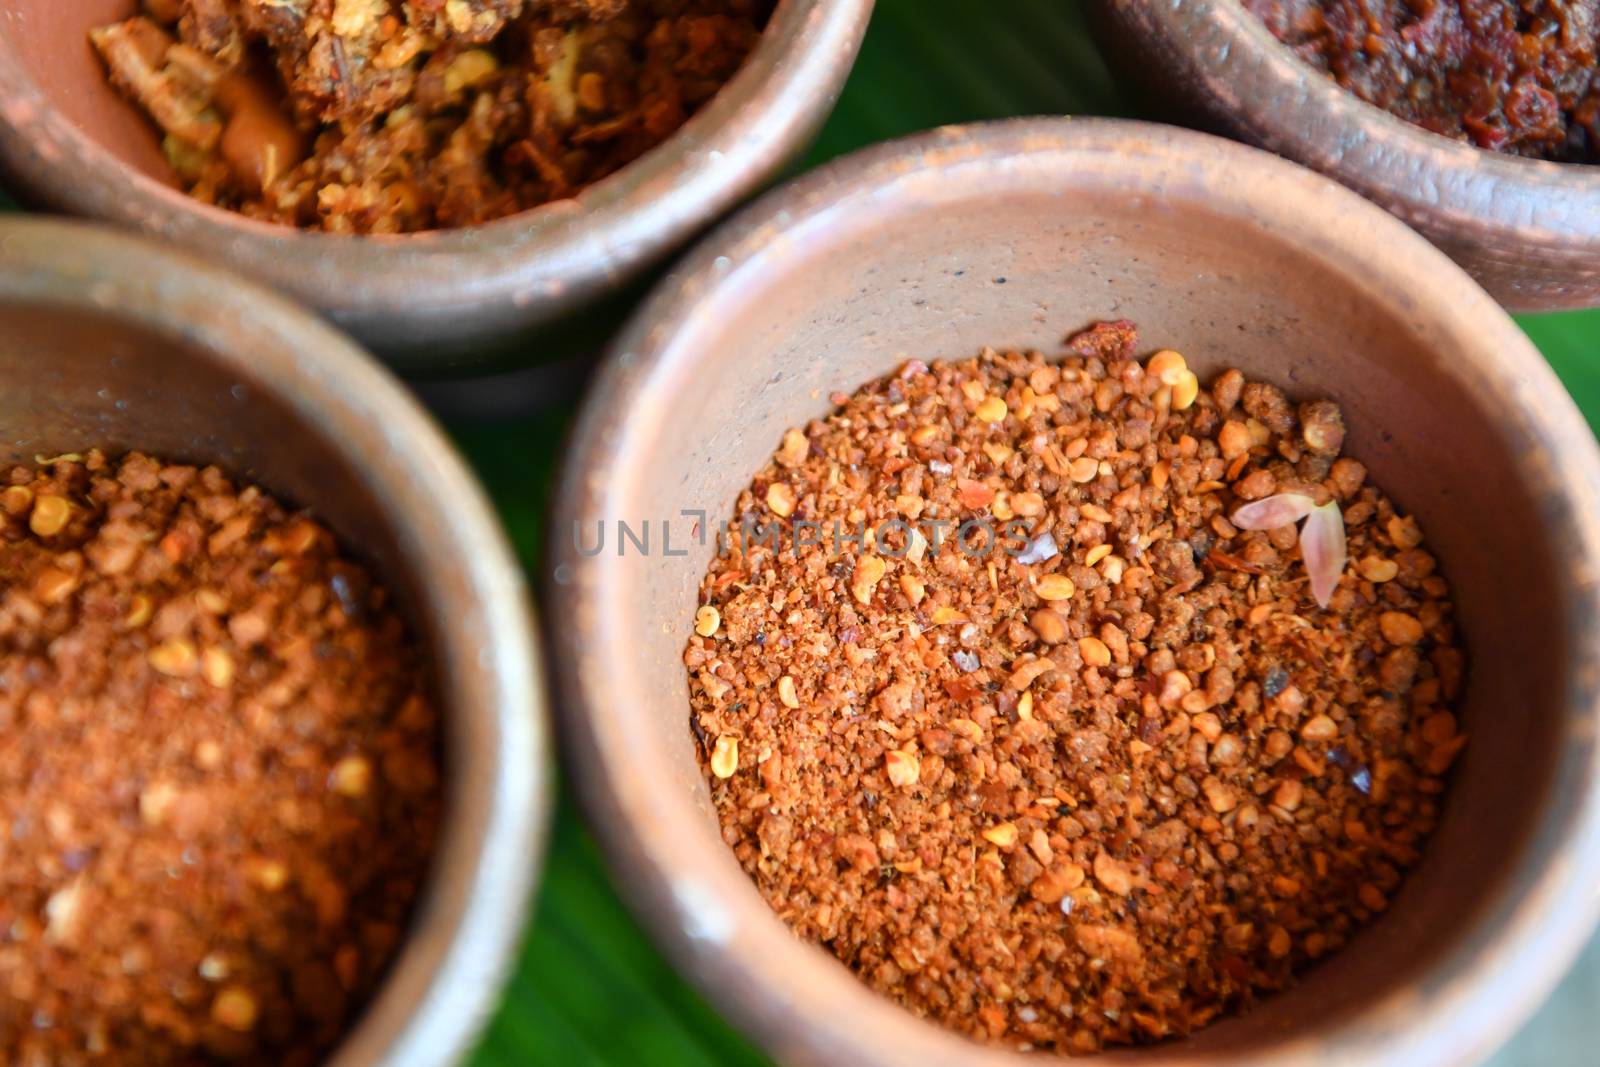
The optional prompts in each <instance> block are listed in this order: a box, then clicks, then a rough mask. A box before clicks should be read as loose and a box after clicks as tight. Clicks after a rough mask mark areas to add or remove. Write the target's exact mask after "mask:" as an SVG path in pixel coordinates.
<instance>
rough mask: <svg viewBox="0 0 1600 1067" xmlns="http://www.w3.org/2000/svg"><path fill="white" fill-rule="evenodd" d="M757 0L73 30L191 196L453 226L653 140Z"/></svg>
mask: <svg viewBox="0 0 1600 1067" xmlns="http://www.w3.org/2000/svg"><path fill="white" fill-rule="evenodd" d="M772 5H773V0H144V4H143V8H144V13H143V14H141V15H139V16H137V17H135V18H132V19H129V20H127V21H124V22H120V23H115V24H112V25H109V26H103V27H100V28H98V29H96V30H94V31H93V32H92V33H91V34H90V37H91V39H92V40H93V42H94V45H95V47H96V49H97V50H98V51H99V53H100V55H101V57H102V58H103V59H104V61H105V63H106V67H107V69H108V71H109V74H110V77H111V80H112V82H113V83H114V84H115V85H116V86H117V87H118V88H119V89H120V90H121V91H122V92H123V93H124V95H126V96H128V97H129V98H130V99H131V100H133V101H134V102H135V103H137V104H138V105H139V106H140V107H141V108H142V109H143V110H144V111H145V113H146V114H148V115H149V116H150V118H151V119H152V120H153V121H154V122H155V123H156V124H157V125H158V126H159V127H160V128H161V130H162V133H163V135H164V140H163V148H164V150H165V152H166V156H167V159H168V161H169V162H170V163H171V164H172V166H173V168H174V170H175V171H176V172H177V175H178V177H179V179H180V180H181V181H182V183H183V185H184V187H185V188H186V189H187V190H188V191H189V193H190V195H192V196H194V197H196V198H197V199H200V200H203V201H205V202H207V203H212V204H217V205H219V206H222V207H226V208H231V209H233V210H236V211H240V212H243V213H244V214H246V215H249V216H252V217H254V218H259V219H264V220H267V221H269V222H276V223H282V224H285V225H290V226H301V227H307V228H310V229H321V230H327V231H330V232H334V233H406V232H412V231H416V230H427V229H434V228H444V227H454V226H470V225H475V224H478V223H483V222H488V221H490V220H493V219H497V218H502V217H504V216H506V215H511V214H514V213H516V212H519V211H526V210H528V209H530V208H534V207H538V206H539V205H541V204H545V203H548V202H550V201H552V200H558V199H562V198H565V197H570V196H573V195H575V194H576V193H578V192H579V191H580V190H582V189H583V188H584V187H585V186H587V185H590V184H592V183H594V182H596V181H598V180H599V179H601V178H603V177H605V176H606V175H608V174H611V173H612V172H614V171H616V170H618V169H619V168H621V167H622V166H623V165H625V164H627V163H629V162H632V161H633V160H634V159H637V158H638V157H639V156H641V155H643V154H644V153H645V152H647V151H649V150H650V149H651V148H654V147H655V146H656V145H658V144H660V143H661V142H662V141H664V140H665V139H666V138H667V137H669V136H670V135H671V134H672V133H673V132H675V131H676V130H677V129H678V128H679V127H680V126H682V125H683V123H684V122H686V121H687V120H688V118H689V116H690V115H692V114H693V113H694V112H695V111H696V110H698V109H699V108H700V107H701V106H702V105H703V104H705V102H706V101H707V100H709V99H711V97H712V96H714V95H715V94H716V92H717V90H718V89H720V88H721V87H722V85H723V83H724V82H726V81H727V80H728V79H729V78H731V77H732V76H733V74H734V73H735V72H736V71H737V70H738V69H739V67H740V66H741V65H742V64H743V63H744V60H745V57H746V56H747V55H748V54H749V53H750V50H751V49H752V48H754V47H755V43H756V41H757V40H758V39H759V37H760V34H761V29H762V27H763V26H765V25H766V20H767V17H768V15H769V14H770V12H771V10H772Z"/></svg>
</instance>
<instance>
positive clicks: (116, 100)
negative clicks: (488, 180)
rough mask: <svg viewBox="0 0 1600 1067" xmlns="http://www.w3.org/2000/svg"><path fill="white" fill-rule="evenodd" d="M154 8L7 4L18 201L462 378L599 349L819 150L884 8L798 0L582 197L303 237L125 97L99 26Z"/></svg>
mask: <svg viewBox="0 0 1600 1067" xmlns="http://www.w3.org/2000/svg"><path fill="white" fill-rule="evenodd" d="M137 10H138V3H137V2H136V0H73V2H70V3H60V2H56V0H12V2H8V3H7V4H6V5H5V6H4V8H3V9H0V172H4V173H5V174H6V175H7V177H8V179H9V180H10V181H11V182H12V183H13V184H14V189H15V192H17V194H18V195H19V196H22V197H25V198H26V199H29V200H31V201H33V202H36V203H38V204H41V205H44V206H48V207H51V208H55V209H58V210H61V211H66V212H70V213H72V214H76V215H86V216H89V217H91V218H98V219H104V220H106V221H109V222H113V223H116V224H118V225H121V226H127V227H132V228H135V229H138V230H142V231H143V232H145V233H147V234H150V235H152V236H155V237H159V238H161V239H163V240H166V241H170V242H172V243H174V244H178V245H181V246H183V247H185V248H187V249H190V250H192V251H194V252H198V253H200V254H201V255H203V256H206V257H207V258H210V259H212V260H214V261H216V262H218V263H225V264H227V265H228V266H230V267H233V268H235V269H237V270H239V271H242V272H243V273H246V274H249V275H252V276H253V277H255V278H257V279H258V280H260V281H264V282H266V283H268V284H270V285H273V286H276V287H277V288H279V289H282V290H284V291H285V292H287V293H288V294H290V295H291V296H293V297H295V298H296V299H298V300H300V301H301V302H302V303H305V304H309V305H311V306H312V307H314V308H316V309H318V310H319V311H321V312H323V313H324V314H326V315H328V316H329V317H330V318H332V319H333V320H334V321H335V322H336V323H338V324H339V325H341V326H343V327H344V328H346V329H348V330H349V331H351V332H352V333H354V334H355V335H356V336H357V337H358V338H359V339H361V340H362V341H364V342H365V343H367V344H368V345H369V346H371V347H373V348H376V349H378V350H379V351H380V353H381V354H383V355H384V356H385V358H387V359H388V360H389V361H390V362H391V363H393V364H394V365H395V366H397V367H399V368H401V369H402V370H405V371H407V372H410V373H427V374H442V373H460V372H461V371H463V370H470V369H474V368H477V367H479V366H481V365H482V364H484V363H485V362H486V361H488V360H495V361H497V362H499V363H505V362H508V361H516V362H528V361H530V360H534V361H538V360H545V359H549V358H553V357H555V356H558V355H564V354H567V353H568V351H569V350H570V349H572V348H574V347H581V342H582V340H583V338H582V336H581V335H580V336H579V337H577V338H574V337H572V336H571V335H572V334H573V333H574V332H575V331H578V330H579V328H580V326H581V322H575V321H574V320H575V319H578V318H579V315H578V313H579V312H580V311H582V310H583V309H585V308H588V307H590V306H592V305H593V304H595V302H596V301H598V300H600V299H601V298H603V297H605V296H607V295H608V294H615V293H617V292H618V291H619V290H621V289H622V288H623V287H624V286H625V285H626V283H627V282H628V281H630V280H632V279H633V278H635V277H636V276H638V275H639V274H640V272H641V271H643V270H644V269H645V268H646V267H648V266H650V265H651V264H653V263H655V262H657V261H659V260H660V259H661V258H663V257H664V256H665V255H666V254H667V253H669V252H671V251H673V250H675V249H676V248H677V247H678V246H679V245H681V244H682V243H683V242H684V241H685V240H687V239H688V238H689V237H691V236H692V235H693V234H695V233H696V232H697V231H698V230H699V229H701V228H702V227H704V226H706V225H708V224H709V223H711V222H712V221H714V220H715V219H716V218H717V217H718V216H720V215H721V214H722V213H723V212H725V211H726V210H727V209H728V208H730V207H732V206H733V205H734V204H736V203H737V202H738V201H739V200H741V199H743V198H744V197H746V196H748V195H749V194H750V193H751V192H753V191H754V190H756V189H757V188H758V187H759V186H760V185H761V184H762V183H763V182H765V181H767V180H768V179H769V178H771V177H772V176H773V175H774V174H776V173H777V171H778V170H779V169H780V168H781V167H782V166H783V165H784V164H785V163H786V162H788V161H789V160H790V159H791V158H792V157H793V156H794V155H796V154H797V153H798V152H799V151H800V150H801V149H802V148H803V147H804V146H805V145H806V144H807V143H808V141H809V140H810V137H811V135H812V134H813V133H814V132H815V131H816V129H817V127H818V126H820V125H821V123H822V120H823V119H824V118H826V117H827V115H828V112H829V111H831V110H832V108H833V104H834V101H835V100H836V99H837V97H838V95H839V90H840V89H841V87H842V86H843V85H844V79H845V75H846V74H848V73H849V71H850V66H851V63H852V62H853V61H854V59H855V54H856V50H857V48H858V47H859V46H860V43H861V37H862V34H863V33H864V32H865V30H866V25H867V18H868V16H869V15H870V14H871V11H872V0H784V2H783V3H782V4H780V5H779V7H778V10H777V11H776V13H775V14H774V15H773V17H772V21H771V22H770V24H769V25H768V28H767V30H766V32H765V34H764V35H763V36H762V39H761V43H760V44H759V45H758V46H757V48H756V49H755V51H754V52H753V53H752V54H751V56H750V58H749V60H748V61H747V62H746V64H745V66H744V68H743V69H742V70H741V71H740V72H739V74H738V75H737V76H736V77H735V78H734V79H733V80H732V81H731V82H729V83H728V85H727V86H725V87H724V88H723V91H722V92H721V93H719V94H718V95H717V96H716V98H715V99H713V100H712V101H711V102H710V103H709V104H707V105H706V106H705V107H704V108H702V109H701V110H700V111H699V112H698V113H697V114H696V115H695V116H694V117H693V118H691V119H690V120H689V122H688V123H687V124H685V125H684V127H683V128H682V129H680V130H679V131H678V132H677V133H676V134H674V135H673V136H672V137H671V138H670V139H669V140H668V141H667V142H666V143H664V144H662V145H660V146H659V147H657V148H656V149H655V150H654V151H652V152H650V153H648V154H646V155H645V156H643V157H641V158H640V159H638V160H636V161H635V162H634V163H632V164H630V165H629V166H627V167H625V168H623V169H622V170H621V171H619V172H618V173H616V174H614V175H612V176H610V177H608V178H606V179H604V180H603V181H600V182H598V183H596V184H595V185H594V186H592V187H590V188H589V189H587V190H585V191H583V192H582V193H580V194H579V195H578V196H576V197H574V198H572V199H570V200H563V201H558V202H555V203H552V204H548V205H545V206H544V207H541V208H537V209H535V210H533V211H528V212H524V213H522V214H520V215H516V216H513V217H511V218H507V219H502V220H499V221H497V222H492V223H488V224H486V225H483V226H473V227H468V228H463V229H457V230H448V231H437V232H432V233H424V234H412V235H405V236H400V237H353V236H341V235H335V234H324V233H303V232H297V231H295V230H292V229H288V228H285V227H279V226H269V225H265V224H262V223H258V222H253V221H251V220H249V219H246V218H244V217H242V216H240V215H237V214H234V213H232V212H228V211H223V210H220V209H217V208H212V207H209V206H207V205H204V204H201V203H198V202H196V201H194V200H192V199H190V198H189V197H187V196H185V195H184V194H183V193H182V192H181V191H180V190H179V189H177V188H176V187H175V186H174V181H173V176H172V174H171V172H170V169H169V168H168V166H167V164H166V162H165V160H164V158H163V157H162V155H161V151H160V146H159V139H158V137H157V134H156V128H155V127H154V126H153V125H152V124H151V123H150V121H149V120H148V119H147V118H145V117H144V116H143V115H142V114H141V113H140V112H139V111H138V110H136V109H135V108H134V107H133V106H132V105H130V104H128V103H127V102H126V101H125V100H124V99H123V98H122V97H121V96H120V95H119V94H118V93H117V92H116V91H115V90H114V89H112V88H111V86H110V84H109V83H108V82H107V80H106V74H105V68H104V66H103V65H102V64H101V62H100V60H99V58H98V57H97V56H96V55H95V54H94V51H93V49H92V48H91V47H90V45H89V42H88V36H87V35H88V31H89V30H90V29H91V28H92V27H95V26H100V25H104V24H106V23H108V22H113V21H116V20H117V19H120V18H126V17H128V16H130V15H132V14H134V13H135V12H136V11H137ZM536 327H537V328H540V329H538V330H537V331H536V332H533V333H532V335H531V336H529V333H530V331H533V330H534V328H536ZM491 342H493V344H491ZM508 349H509V351H508Z"/></svg>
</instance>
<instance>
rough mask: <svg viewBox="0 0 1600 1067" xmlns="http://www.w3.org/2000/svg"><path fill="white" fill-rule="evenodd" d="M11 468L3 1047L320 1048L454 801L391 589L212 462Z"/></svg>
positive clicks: (45, 1056)
mask: <svg viewBox="0 0 1600 1067" xmlns="http://www.w3.org/2000/svg"><path fill="white" fill-rule="evenodd" d="M0 485H3V486H4V488H3V489H0V1062H4V1063H6V1064H11V1065H14V1067H79V1065H84V1067H88V1065H129V1067H135V1065H136V1067H163V1065H183V1067H190V1065H198V1064H206V1063H222V1062H226V1063H230V1064H244V1065H259V1067H267V1065H271V1067H305V1065H308V1064H312V1063H314V1062H316V1061H317V1060H318V1059H319V1058H320V1056H321V1054H322V1053H323V1052H325V1051H326V1050H327V1049H328V1048H329V1047H330V1046H331V1045H332V1044H333V1043H334V1042H335V1041H336V1040H337V1038H338V1037H339V1036H340V1034H341V1032H342V1031H343V1029H344V1028H345V1026H346V1024H347V1023H348V1022H349V1021H350V1020H351V1019H352V1017H353V1015H354V1013H355V1012H356V1011H357V1010H358V1009H359V1008H360V1007H361V1005H362V1002H363V1000H364V999H365V998H366V997H367V995H368V994H369V993H370V992H371V991H372V989H373V987H374V985H375V983H376V981H377V979H378V978H379V976H380V974H381V972H382V971H383V969H384V967H385V965H386V964H387V963H388V961H389V960H390V958H391V957H392V956H393V954H394V952H395V950H396V948H397V946H398V945H399V943H400V939H401V936H402V932H403V929H404V927H405V924H406V922H407V918H408V915H409V913H410V910H411V905H412V902H413V900H414V899H415V898H416V895H417V891H418V888H419V884H420V882H421V880H422V879H423V877H424V875H425V871H426V867H427V864H428V860H429V856H430V853H431V851H432V842H433V839H434V836H435V832H436V829H437V822H438V819H439V803H440V782H439V763H438V742H437V736H436V734H437V715H436V713H435V710H434V704H433V701H432V699H431V697H430V696H429V694H428V690H427V686H426V683H425V680H424V679H423V677H422V676H421V673H420V672H419V669H418V667H417V665H416V656H415V653H414V650H413V648H412V646H411V643H410V641H409V639H408V637H407V635H406V631H405V627H404V626H403V625H402V623H401V621H400V619H399V617H398V616H397V615H396V613H395V609H394V607H393V605H392V604H391V603H390V602H389V599H388V597H387V596H386V594H385V593H384V591H383V589H381V588H380V587H379V586H377V585H375V584H374V583H373V581H372V579H371V578H369V577H368V575H367V574H366V572H364V571H363V570H362V569H361V568H360V567H358V566H356V565H354V564H352V563H350V562H349V561H348V560H346V559H344V558H343V557H342V556H341V555H340V554H339V551H338V549H337V547H336V545H335V543H334V539H333V537H332V536H331V535H330V534H329V533H328V532H327V531H326V530H325V529H323V528H322V527H321V526H319V525H317V523H315V522H314V521H312V520H311V519H309V518H307V517H306V516H304V515H296V514H293V513H291V512H289V511H287V510H286V509H285V508H284V507H283V506H282V505H280V504H279V503H277V502H276V501H274V500H273V499H272V498H271V497H269V496H267V495H266V494H264V493H263V492H262V491H261V490H260V489H257V488H254V487H248V488H244V489H240V488H238V487H237V486H236V485H234V484H233V483H232V482H230V481H229V480H228V478H227V477H225V476H224V475H223V474H222V473H221V472H219V471H218V470H216V469H215V468H206V469H204V470H201V469H197V468H194V467H185V466H173V465H166V464H163V463H161V462H159V461H157V460H154V459H151V458H149V457H147V456H142V455H137V454H132V455H129V456H127V457H126V458H124V459H122V460H121V461H120V462H115V463H113V462H109V461H107V460H106V459H105V458H104V457H103V456H101V455H99V454H98V453H92V452H91V453H89V454H87V455H86V456H83V457H77V456H68V457H61V458H59V459H56V460H54V461H50V462H47V463H46V464H45V465H44V466H42V467H41V468H39V469H31V468H28V467H17V468H14V469H12V470H10V471H8V472H5V474H3V475H0Z"/></svg>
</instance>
